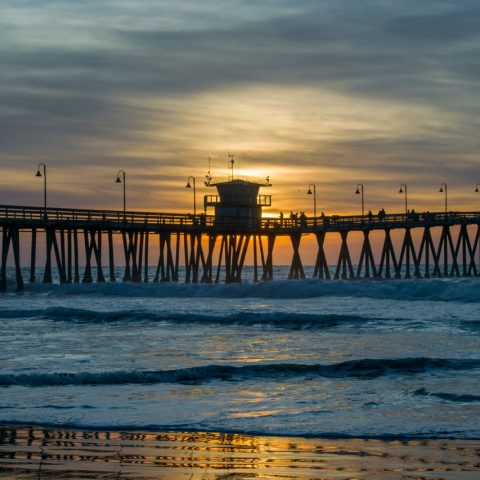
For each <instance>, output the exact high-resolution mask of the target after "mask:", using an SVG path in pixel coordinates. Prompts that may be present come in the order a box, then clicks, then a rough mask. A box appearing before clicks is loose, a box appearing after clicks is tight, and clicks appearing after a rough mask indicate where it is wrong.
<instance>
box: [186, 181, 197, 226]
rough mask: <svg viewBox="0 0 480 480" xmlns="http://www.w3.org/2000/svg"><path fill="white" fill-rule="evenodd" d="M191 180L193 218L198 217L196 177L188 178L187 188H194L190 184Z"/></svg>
mask: <svg viewBox="0 0 480 480" xmlns="http://www.w3.org/2000/svg"><path fill="white" fill-rule="evenodd" d="M190 179H192V182H193V216H194V217H196V216H197V192H196V189H195V177H192V176H190V177H188V178H187V184H186V185H185V188H192V185H191V184H190Z"/></svg>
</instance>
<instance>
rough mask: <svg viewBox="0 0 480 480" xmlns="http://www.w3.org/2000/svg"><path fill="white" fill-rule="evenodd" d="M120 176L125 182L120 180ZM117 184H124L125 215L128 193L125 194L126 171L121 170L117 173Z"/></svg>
mask: <svg viewBox="0 0 480 480" xmlns="http://www.w3.org/2000/svg"><path fill="white" fill-rule="evenodd" d="M120 174H122V176H123V182H122V180H121V179H120ZM115 183H123V215H125V211H126V210H127V200H126V198H127V197H126V192H125V170H119V171H118V173H117V179H116V180H115Z"/></svg>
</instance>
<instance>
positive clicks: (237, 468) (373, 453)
mask: <svg viewBox="0 0 480 480" xmlns="http://www.w3.org/2000/svg"><path fill="white" fill-rule="evenodd" d="M479 454H480V441H479V440H389V441H383V440H376V439H368V440H366V439H319V438H314V439H308V438H295V437H270V436H249V435H240V434H233V433H232V434H231V433H215V432H211V433H203V432H194V433H191V432H155V433H154V432H148V433H147V432H116V431H110V432H107V431H81V430H74V429H72V430H68V429H53V428H40V427H28V426H8V425H7V426H2V427H0V478H2V479H6V478H8V479H15V480H20V479H22V480H23V479H34V478H35V479H54V478H55V479H60V478H62V479H63V478H68V479H74V478H78V479H94V478H95V479H107V478H118V479H226V478H229V479H236V478H242V479H245V478H298V479H307V478H311V479H313V478H316V479H318V478H321V479H367V478H368V479H372V478H374V479H394V478H395V479H396V478H412V479H413V478H415V479H452V480H453V479H464V480H473V479H477V478H478V470H479V466H480V465H479V462H480V457H479Z"/></svg>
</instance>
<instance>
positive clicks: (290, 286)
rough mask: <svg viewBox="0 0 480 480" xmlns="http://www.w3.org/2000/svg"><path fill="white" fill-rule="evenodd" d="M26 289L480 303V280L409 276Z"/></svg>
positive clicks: (30, 289)
mask: <svg viewBox="0 0 480 480" xmlns="http://www.w3.org/2000/svg"><path fill="white" fill-rule="evenodd" d="M25 292H27V293H43V294H49V295H105V296H122V297H178V298H209V297H211V298H268V299H302V298H317V297H327V296H338V297H355V298H376V299H392V300H432V301H445V302H449V301H455V302H468V303H471V302H480V293H479V292H480V279H479V278H441V279H409V280H406V279H403V280H354V281H351V280H300V281H288V280H276V281H271V282H259V283H251V282H245V283H241V284H214V285H210V284H182V283H178V284H177V283H149V284H135V283H103V284H102V283H92V284H68V285H58V284H55V285H45V284H26V286H25Z"/></svg>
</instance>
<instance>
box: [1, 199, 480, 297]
mask: <svg viewBox="0 0 480 480" xmlns="http://www.w3.org/2000/svg"><path fill="white" fill-rule="evenodd" d="M0 228H1V230H2V240H1V242H2V258H1V267H0V290H1V291H6V290H7V262H10V264H11V265H13V266H14V268H15V281H16V287H17V290H18V291H21V290H22V289H23V285H24V279H23V277H22V268H21V267H22V266H24V265H28V264H30V274H29V279H28V280H29V281H30V282H35V281H36V280H37V278H36V271H37V269H36V264H37V253H38V252H37V250H38V245H40V244H41V245H42V246H43V245H44V248H45V251H44V252H43V254H44V255H43V256H42V258H43V257H44V258H45V262H44V267H43V278H42V281H43V282H45V283H51V282H52V278H53V274H52V272H53V273H56V274H57V276H58V279H59V281H60V283H80V282H82V283H89V282H93V281H94V280H96V281H97V282H105V281H106V280H108V281H110V282H115V281H118V280H123V281H131V282H150V281H153V282H179V281H184V282H186V283H194V282H204V283H218V282H226V283H234V282H241V281H242V279H243V275H242V273H243V272H244V266H245V259H246V258H247V253H249V255H250V258H252V264H253V278H252V279H251V280H253V281H260V280H272V279H273V270H274V268H273V267H274V247H275V242H276V239H277V238H278V237H288V238H289V239H290V242H291V245H292V251H293V254H292V259H291V265H290V272H289V275H288V278H289V279H292V280H295V279H303V278H305V269H304V263H303V261H302V258H301V255H300V245H301V241H302V238H304V236H306V235H310V236H314V237H315V239H316V242H315V245H316V247H315V248H316V252H315V253H316V261H315V264H314V270H313V277H314V278H318V279H325V280H328V279H331V278H334V279H338V278H341V279H358V278H410V277H417V278H421V277H426V278H428V277H444V276H445V277H446V276H456V277H461V276H477V275H478V274H479V268H480V265H479V255H480V246H479V238H480V212H448V213H445V212H442V213H439V212H436V213H423V214H413V215H412V214H410V215H405V214H394V215H380V216H376V215H365V216H329V217H323V216H322V217H318V218H311V217H310V218H306V217H303V218H288V219H285V218H282V219H280V218H277V219H273V218H261V219H260V220H259V221H255V222H252V220H251V218H244V219H243V218H241V217H240V218H239V217H232V218H229V217H225V216H224V217H222V218H221V219H219V218H218V217H216V216H213V215H204V214H202V215H196V216H194V215H185V214H167V213H152V212H133V211H126V212H124V211H112V210H78V209H67V208H47V209H44V208H38V207H24V206H11V205H3V206H0ZM414 229H417V231H418V230H419V231H420V235H415V237H416V238H417V240H414V236H413V235H412V232H413V230H414ZM393 230H400V231H401V235H402V241H401V242H400V243H399V244H398V242H397V245H395V243H394V242H393V241H392V231H393ZM374 231H381V232H382V235H383V237H382V238H383V240H382V244H383V246H382V247H381V249H380V254H379V255H377V257H376V258H375V255H374V252H373V248H372V242H371V238H370V235H371V233H372V232H374ZM352 232H362V233H363V244H362V247H361V250H360V256H359V258H358V259H356V258H352V254H351V248H350V247H349V243H348V238H349V235H350V234H351V233H352ZM332 235H336V236H337V237H339V243H340V247H339V252H338V258H337V261H336V266H335V268H334V269H333V270H331V269H330V268H329V265H328V262H327V257H326V254H325V248H324V246H325V240H326V238H327V236H332ZM42 236H43V238H42ZM120 239H121V240H120ZM40 240H42V241H41V242H40ZM153 242H156V248H155V252H157V251H158V255H156V258H152V253H151V252H152V245H153ZM118 243H120V244H121V245H123V248H122V250H123V255H122V256H121V259H118V258H115V253H116V252H118V249H116V248H114V246H115V245H116V244H118ZM22 244H23V247H22ZM25 245H27V246H28V247H27V248H29V249H30V255H29V258H28V259H25V258H23V259H22V254H25V250H26V248H25ZM106 252H108V255H107V254H106ZM104 256H105V258H107V257H108V261H107V262H106V264H105V263H104V261H103V259H104ZM80 258H82V259H84V261H83V262H82V265H80ZM26 260H27V261H26ZM116 262H118V264H119V265H120V264H121V265H122V266H123V265H124V269H123V275H122V278H121V279H120V278H116V275H115V271H116V268H115V265H116ZM149 267H155V268H154V270H155V275H149ZM54 269H56V271H55V270H54ZM95 272H96V276H95V279H94V278H93V277H94V275H93V274H94V273H95Z"/></svg>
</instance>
